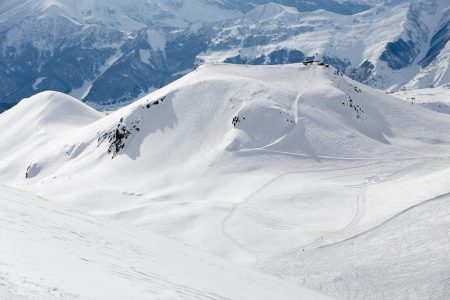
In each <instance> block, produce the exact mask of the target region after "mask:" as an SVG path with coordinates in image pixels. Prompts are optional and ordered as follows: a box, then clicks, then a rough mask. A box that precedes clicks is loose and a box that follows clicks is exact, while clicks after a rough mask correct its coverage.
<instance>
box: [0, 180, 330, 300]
mask: <svg viewBox="0 0 450 300" xmlns="http://www.w3.org/2000/svg"><path fill="white" fill-rule="evenodd" d="M0 208H1V209H0V225H1V226H0V241H1V244H2V247H1V252H0V253H1V255H0V265H1V268H0V299H5V300H6V299H8V300H16V299H17V300H19V299H20V300H25V299H30V300H31V299H34V300H35V299H46V300H50V299H55V300H56V299H97V300H100V299H105V300H106V299H136V300H138V299H161V300H168V299H171V300H175V299H195V300H197V299H249V300H250V299H254V300H260V299H267V300H270V299H279V298H281V299H308V300H310V299H311V300H313V299H317V300H321V299H323V300H325V299H331V298H328V297H325V296H321V295H318V294H316V293H314V292H311V291H308V290H305V289H300V288H298V287H295V286H294V285H293V284H289V283H287V282H282V281H281V280H279V279H276V278H274V277H271V276H268V275H263V274H260V273H257V272H255V271H251V270H248V269H245V268H242V267H239V266H236V265H233V264H231V263H227V262H225V261H223V260H220V259H218V258H215V257H212V256H211V255H208V254H206V253H202V252H199V251H195V250H194V249H191V248H189V247H187V246H185V245H182V244H178V243H176V242H173V241H170V240H167V239H165V238H163V237H160V236H158V235H155V234H152V233H150V232H148V231H143V230H137V229H136V228H132V227H129V226H124V225H118V224H113V223H111V222H109V221H107V220H104V219H101V218H96V217H93V216H90V215H87V214H85V213H81V212H79V211H76V210H73V209H70V208H67V207H65V206H63V205H59V204H56V203H54V202H52V201H49V200H46V199H43V198H37V197H35V196H32V195H29V194H27V193H24V192H22V191H18V190H14V189H11V188H6V187H3V186H1V187H0Z"/></svg>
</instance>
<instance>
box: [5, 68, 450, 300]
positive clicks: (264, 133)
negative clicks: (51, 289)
mask: <svg viewBox="0 0 450 300" xmlns="http://www.w3.org/2000/svg"><path fill="white" fill-rule="evenodd" d="M61 101H64V103H65V105H64V106H67V107H68V106H74V107H75V109H76V110H77V113H76V114H74V117H72V119H71V120H72V121H70V122H67V124H66V123H65V122H64V121H63V120H64V116H65V114H64V113H61V112H60V111H59V109H57V107H58V106H59V105H60V104H61ZM36 103H39V104H40V105H46V106H47V109H46V110H45V112H46V114H36V115H34V116H33V115H32V114H33V109H34V108H33V105H34V104H36ZM19 116H20V118H24V119H25V120H27V121H26V122H24V123H17V122H16V120H18V119H20V118H19ZM77 116H78V117H77ZM75 119H76V120H75ZM58 120H61V122H60V123H59V121H58ZM449 125H450V120H449V119H448V116H447V115H445V114H440V113H437V112H434V111H431V110H428V109H425V108H423V107H420V106H418V105H410V104H409V103H406V102H404V101H401V100H399V99H398V98H395V97H392V96H390V95H387V94H386V93H383V92H380V91H376V90H373V89H371V88H369V87H366V86H364V85H362V84H360V83H357V82H355V81H352V80H350V79H348V78H347V77H345V76H343V75H342V74H341V73H339V72H338V71H336V70H335V69H334V68H332V67H327V66H326V65H319V64H317V63H314V64H311V65H303V64H296V65H285V66H245V65H204V66H201V67H200V68H199V69H197V70H196V71H194V72H192V73H190V74H188V75H187V76H185V77H183V78H182V79H180V80H178V81H176V82H174V83H172V84H170V85H168V86H167V87H165V88H163V89H161V90H158V91H156V92H154V93H152V94H150V95H148V96H146V97H144V98H142V99H140V100H138V101H137V102H135V103H133V104H131V105H129V106H127V107H125V108H123V109H120V110H118V111H116V112H114V113H111V114H109V115H108V116H102V115H100V114H98V113H95V112H93V111H92V109H90V108H88V107H87V106H84V105H83V104H81V103H79V102H77V101H76V100H74V99H71V98H70V97H67V96H63V95H61V94H58V93H51V92H49V93H47V94H39V95H36V96H34V97H32V98H30V99H26V100H23V101H22V102H21V103H20V104H19V105H17V106H16V107H14V108H12V109H11V110H9V111H7V112H5V113H3V114H2V115H0V128H6V126H8V127H9V128H11V129H10V130H8V131H2V132H0V140H1V141H2V143H1V144H0V145H1V146H0V157H1V158H0V180H1V182H3V183H4V184H8V185H12V186H14V187H16V188H20V189H24V190H27V191H28V192H30V193H33V194H37V195H39V196H41V197H44V198H48V199H51V200H52V201H60V202H68V203H71V204H72V205H75V206H76V207H77V209H79V210H82V211H86V212H90V213H93V214H96V215H98V216H104V217H109V218H111V219H115V220H118V221H121V222H123V223H125V224H127V225H124V226H129V224H130V223H131V224H134V225H138V226H139V227H141V228H142V230H151V231H154V232H156V233H159V234H162V235H164V236H166V237H170V238H173V239H176V240H179V241H182V242H185V243H188V244H189V245H191V246H193V247H195V248H199V249H201V250H203V251H207V252H210V253H212V254H215V255H217V256H220V257H222V258H225V259H227V260H230V261H233V262H236V263H240V264H244V265H246V266H249V267H253V268H258V269H261V270H264V271H265V272H268V273H274V274H277V275H278V276H280V277H283V278H285V279H287V280H292V281H293V282H295V283H297V284H299V285H302V286H307V287H311V288H314V289H316V290H317V291H321V292H324V293H326V294H328V295H331V296H335V297H337V298H342V299H380V298H382V299H403V298H408V299H423V298H424V295H426V297H425V298H432V299H445V298H448V297H449V290H448V286H449V278H450V264H449V254H448V249H449V247H450V241H449V235H448V234H449V230H448V228H449V226H450V225H449V222H450V221H449V202H448V196H447V195H448V193H449V192H450V190H449V187H448V180H449V176H450V168H449V167H450V159H449V154H448V149H449V146H450V126H449ZM59 128H61V129H59ZM436 211H438V212H439V214H436V213H435V212H436ZM418 215H420V216H421V217H420V218H418V217H417V216H418ZM426 215H429V216H435V217H433V218H427V219H424V217H423V216H426ZM418 224H424V227H420V226H418ZM400 241H402V242H400ZM366 244H367V247H365V245H366ZM352 246H355V247H352ZM382 251H385V252H383V253H386V254H387V256H386V259H385V260H381V259H379V255H380V253H381V252H382ZM334 257H336V259H334ZM402 278H405V279H404V280H403V279H402ZM400 279H402V280H401V281H399V280H400ZM397 282H401V283H400V284H397Z"/></svg>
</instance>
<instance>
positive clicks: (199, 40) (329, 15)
mask: <svg viewBox="0 0 450 300" xmlns="http://www.w3.org/2000/svg"><path fill="white" fill-rule="evenodd" d="M269 2H271V1H266V0H258V1H253V2H252V4H248V3H243V2H241V1H234V0H229V1H214V0H189V1H187V0H183V1H169V0H165V1H144V0H133V1H131V2H130V1H127V2H126V3H125V2H123V1H117V0H99V1H95V2H93V1H87V0H81V1H77V2H76V3H74V2H73V1H68V0H58V1H51V2H50V1H45V0H27V1H25V2H24V1H15V0H9V1H4V2H3V3H2V4H0V111H2V110H4V109H7V108H9V107H11V106H12V105H14V104H15V103H16V102H17V101H19V100H20V99H22V98H25V97H29V96H31V95H34V94H36V93H38V92H41V91H45V90H56V91H60V92H64V93H68V94H70V95H72V96H74V97H75V98H78V99H81V100H84V101H87V102H89V103H92V104H96V105H105V104H107V105H110V104H116V103H121V102H129V101H132V100H135V99H137V98H139V96H142V95H143V94H145V93H147V92H149V91H152V90H154V89H157V88H160V87H162V86H164V85H165V84H167V83H169V82H172V81H173V80H175V79H177V78H179V77H180V76H182V75H183V74H185V73H186V72H189V71H190V70H192V69H194V68H195V67H196V65H197V64H199V63H201V62H202V61H207V62H211V61H214V62H227V63H234V64H242V63H245V64H256V65H260V64H286V63H298V62H301V61H304V60H311V59H318V60H321V61H323V62H325V63H328V64H331V65H333V66H335V67H336V68H338V69H339V70H340V71H342V72H344V73H345V74H346V75H349V76H351V77H353V78H354V79H356V80H360V81H362V82H364V83H366V84H369V85H371V86H373V87H377V88H383V89H387V88H389V89H393V90H397V89H399V88H401V87H402V86H404V85H406V86H407V87H429V86H436V85H442V84H445V83H448V82H450V74H448V71H447V70H448V69H449V68H448V59H447V58H448V55H447V52H448V47H449V46H448V42H449V37H450V35H449V26H450V25H449V24H450V23H449V22H450V19H449V18H450V12H449V8H448V7H447V5H446V3H445V2H446V1H443V0H433V1H428V2H424V3H422V2H420V1H419V2H414V3H413V4H411V3H410V2H409V1H395V2H392V3H391V1H382V0H380V1H375V2H374V1H346V2H341V1H336V2H334V1H321V0H315V1H290V0H279V1H275V2H276V3H272V2H271V3H269ZM193 7H195V10H194V9H193ZM380 20H383V22H381V21H380ZM398 24H402V26H398ZM369 33H370V34H369Z"/></svg>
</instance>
